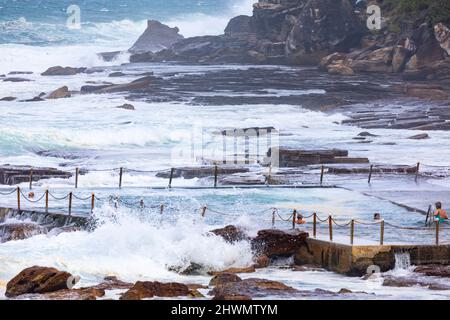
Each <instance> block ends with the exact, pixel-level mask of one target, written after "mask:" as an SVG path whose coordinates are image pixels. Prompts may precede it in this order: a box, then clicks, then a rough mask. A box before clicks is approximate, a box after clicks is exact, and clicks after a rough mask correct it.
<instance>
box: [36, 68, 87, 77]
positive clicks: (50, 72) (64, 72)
mask: <svg viewBox="0 0 450 320" xmlns="http://www.w3.org/2000/svg"><path fill="white" fill-rule="evenodd" d="M86 69H87V68H72V67H61V66H56V67H51V68H48V69H47V70H46V71H45V72H43V73H41V75H42V76H73V75H76V74H78V73H83V72H85V71H86Z"/></svg>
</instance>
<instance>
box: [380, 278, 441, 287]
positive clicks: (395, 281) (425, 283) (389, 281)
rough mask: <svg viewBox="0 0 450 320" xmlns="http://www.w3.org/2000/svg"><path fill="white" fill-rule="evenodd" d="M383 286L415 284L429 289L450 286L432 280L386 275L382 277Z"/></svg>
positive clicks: (410, 285) (412, 285) (411, 285)
mask: <svg viewBox="0 0 450 320" xmlns="http://www.w3.org/2000/svg"><path fill="white" fill-rule="evenodd" d="M383 286H385V287H397V288H409V287H415V286H422V287H428V288H429V289H431V290H450V286H448V285H445V284H441V283H437V282H433V281H430V280H424V279H419V278H415V277H393V276H387V277H384V279H383Z"/></svg>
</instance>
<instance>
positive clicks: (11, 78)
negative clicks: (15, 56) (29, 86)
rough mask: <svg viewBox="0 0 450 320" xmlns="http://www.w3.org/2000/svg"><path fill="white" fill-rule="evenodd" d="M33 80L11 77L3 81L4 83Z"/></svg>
mask: <svg viewBox="0 0 450 320" xmlns="http://www.w3.org/2000/svg"><path fill="white" fill-rule="evenodd" d="M30 81H32V80H30V79H26V78H19V77H9V78H5V79H3V82H30Z"/></svg>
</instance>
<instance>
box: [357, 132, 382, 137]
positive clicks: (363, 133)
mask: <svg viewBox="0 0 450 320" xmlns="http://www.w3.org/2000/svg"><path fill="white" fill-rule="evenodd" d="M358 137H379V136H377V135H376V134H372V133H370V132H367V131H364V132H361V133H359V134H358Z"/></svg>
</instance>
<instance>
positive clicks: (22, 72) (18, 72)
mask: <svg viewBox="0 0 450 320" xmlns="http://www.w3.org/2000/svg"><path fill="white" fill-rule="evenodd" d="M19 74H33V72H32V71H11V72H9V73H8V75H19Z"/></svg>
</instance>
